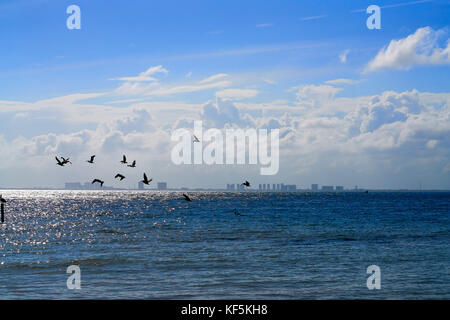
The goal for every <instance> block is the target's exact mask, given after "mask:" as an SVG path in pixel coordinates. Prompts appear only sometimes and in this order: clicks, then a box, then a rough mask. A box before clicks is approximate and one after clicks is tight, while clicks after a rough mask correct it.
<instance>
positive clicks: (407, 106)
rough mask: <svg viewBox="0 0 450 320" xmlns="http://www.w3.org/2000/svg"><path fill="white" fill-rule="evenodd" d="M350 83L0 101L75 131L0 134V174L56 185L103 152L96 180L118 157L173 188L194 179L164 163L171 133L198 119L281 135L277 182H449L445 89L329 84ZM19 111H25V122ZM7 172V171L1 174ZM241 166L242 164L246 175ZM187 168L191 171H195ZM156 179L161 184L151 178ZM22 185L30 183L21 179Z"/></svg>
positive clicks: (449, 103)
mask: <svg viewBox="0 0 450 320" xmlns="http://www.w3.org/2000/svg"><path fill="white" fill-rule="evenodd" d="M210 78H211V77H210ZM222 81H228V80H227V79H226V77H215V78H213V79H210V81H206V82H203V83H199V81H195V82H191V83H190V84H189V85H198V86H206V85H217V83H220V82H222ZM353 81H356V80H350V79H334V80H330V81H327V83H326V84H307V85H302V86H297V87H294V88H293V89H292V90H291V91H290V92H291V93H290V94H291V95H292V99H291V100H284V101H268V102H265V103H260V104H256V103H254V102H251V101H247V100H245V99H243V100H237V99H241V98H242V97H246V96H248V97H250V96H254V94H256V93H257V92H252V91H246V90H248V89H242V88H237V87H233V88H222V87H220V86H219V87H218V88H215V89H216V90H217V93H216V100H215V101H209V102H206V103H204V104H200V103H197V104H195V103H188V102H180V101H147V102H137V103H134V104H131V105H128V106H120V107H119V106H118V107H112V106H107V105H102V104H95V103H94V102H93V101H89V104H79V101H80V100H79V99H84V102H86V101H87V100H86V98H89V99H95V98H99V96H94V95H93V96H88V95H86V96H78V95H73V96H68V97H58V98H54V99H47V100H45V101H46V103H42V101H39V102H35V103H25V102H11V101H1V102H0V106H1V107H2V108H0V112H8V113H11V117H10V118H13V116H12V115H14V114H16V113H17V114H19V115H18V116H17V117H15V118H14V121H15V123H14V124H15V125H18V126H20V125H21V123H25V121H30V120H29V118H30V119H33V117H34V116H35V115H36V114H39V115H42V113H44V112H47V111H48V112H49V113H51V114H53V113H55V112H56V111H57V110H58V112H59V113H58V114H57V116H56V117H54V118H53V119H52V120H49V121H53V123H54V124H55V125H58V124H59V125H61V124H66V122H67V121H69V120H70V121H75V119H76V121H80V122H79V123H80V124H81V125H80V126H79V127H77V128H76V129H73V128H67V127H66V126H63V128H64V131H59V133H57V132H52V131H51V129H48V128H54V126H47V127H46V128H47V129H43V132H41V133H39V134H37V135H36V134H33V136H14V137H11V136H10V135H8V133H4V134H3V136H2V135H0V148H1V150H2V151H5V150H6V152H4V153H3V154H6V156H5V157H3V158H2V159H0V173H3V172H6V171H7V172H13V170H16V171H20V170H23V168H27V170H31V168H32V169H33V170H34V171H35V177H36V181H37V182H36V183H39V179H44V178H47V176H50V177H51V179H50V180H49V181H51V182H52V183H54V184H57V185H59V186H61V185H63V183H64V182H65V181H68V180H67V179H69V178H70V180H74V181H76V180H79V181H87V180H84V179H90V178H92V177H90V176H89V175H88V173H86V172H84V171H83V170H82V169H83V168H84V169H85V167H83V166H82V165H79V164H85V162H84V161H85V160H86V159H87V158H88V156H89V155H90V154H98V156H99V161H100V156H101V161H102V162H101V163H102V166H101V168H99V169H98V170H100V172H98V174H102V173H104V174H105V175H108V174H110V171H115V170H117V165H118V159H117V157H119V158H120V156H121V155H122V154H123V153H125V154H127V155H129V156H130V157H131V158H136V159H137V160H139V161H138V165H139V166H141V167H142V168H152V170H153V172H156V173H158V174H159V175H160V177H161V178H160V179H164V180H166V181H168V182H169V184H170V185H172V186H173V185H174V184H171V181H173V182H176V183H178V181H179V179H178V178H179V177H180V176H183V177H190V178H191V180H190V181H192V178H195V177H193V176H189V174H187V173H183V171H182V169H181V168H179V167H176V166H174V165H172V164H171V162H170V151H171V150H170V147H171V140H170V135H171V132H172V131H173V130H175V129H176V128H188V129H190V128H193V125H192V123H193V121H194V120H203V121H204V126H205V127H214V128H219V129H226V128H229V127H239V128H267V129H269V130H270V129H279V130H280V156H281V158H280V161H281V162H280V172H279V181H288V179H297V178H298V179H300V180H301V181H308V182H309V183H313V182H314V181H311V180H308V179H318V181H317V182H318V183H330V184H333V183H335V181H336V183H337V182H339V179H342V181H340V182H342V184H345V182H346V181H348V182H349V181H352V180H351V179H353V178H349V177H354V176H355V175H356V176H358V177H366V178H367V179H369V178H370V179H371V180H370V181H376V179H378V177H383V176H384V177H386V179H387V181H390V182H389V184H390V183H391V182H392V181H394V180H392V179H394V178H392V176H393V175H394V174H402V175H403V176H402V177H403V179H407V178H408V177H409V176H410V175H411V174H410V172H411V170H412V171H414V172H416V171H422V172H425V171H426V172H427V174H429V175H430V177H432V178H430V179H433V181H438V182H439V183H440V185H448V181H447V182H445V181H444V179H445V176H444V177H443V176H442V172H448V170H447V169H445V168H448V165H449V163H448V159H449V158H450V127H449V125H448V123H450V93H428V92H420V91H418V90H412V91H404V92H395V91H386V92H382V93H380V94H377V95H373V96H362V97H339V96H337V94H338V93H339V92H340V90H341V88H337V87H335V85H344V84H352V83H353ZM176 87H178V86H172V87H166V89H169V88H172V89H173V88H176ZM160 89H161V88H160ZM233 90H235V91H233ZM255 91H256V90H255ZM294 99H296V100H295V101H294ZM5 110H8V111H5ZM20 113H26V114H27V117H23V116H22V115H20ZM81 121H82V122H81ZM46 130H47V131H46ZM55 155H64V156H70V157H71V160H73V162H74V166H71V167H67V168H63V169H64V170H65V171H64V172H66V171H67V173H68V174H69V173H70V177H67V176H61V174H60V172H61V170H60V171H54V169H55V168H54V167H55V164H54V156H55ZM75 163H77V165H75ZM5 168H8V170H1V169H5ZM203 169H204V168H203ZM203 169H202V170H203ZM70 170H73V171H70ZM221 170H227V169H224V168H223V167H220V168H217V167H210V168H207V171H202V174H201V177H197V178H196V179H194V180H195V181H199V182H200V181H202V183H203V184H204V185H210V181H211V179H210V176H209V177H208V176H207V175H206V174H205V172H209V173H210V174H211V175H214V176H216V175H217V174H219V172H222V171H221ZM233 170H234V169H233ZM233 170H231V169H230V171H227V174H229V173H230V172H231V171H233ZM243 170H244V169H243ZM248 170H249V168H245V171H246V174H249V171H248ZM446 170H447V171H446ZM188 171H189V172H193V171H195V168H194V169H193V170H190V169H189V170H188ZM256 171H257V170H255V172H256ZM233 172H235V171H233ZM236 172H238V173H240V171H239V170H238V171H236ZM238 173H235V174H238ZM96 174H97V172H96ZM141 174H142V173H141ZM176 175H177V176H176ZM369 175H370V177H369ZM333 176H335V179H336V180H331V181H327V180H320V179H321V178H320V177H324V178H323V179H331V177H333ZM224 178H228V176H227V175H225V176H224ZM133 179H134V178H133ZM136 179H138V177H136ZM155 179H159V178H158V176H156V177H155ZM254 179H257V173H255V176H254ZM282 179H283V180H282ZM346 179H347V180H346ZM355 179H356V178H355ZM399 179H400V178H399ZM155 181H158V180H155ZM159 181H161V180H159ZM187 181H189V180H187ZM291 181H292V180H291ZM12 182H13V183H19V182H21V181H18V182H16V181H15V180H14V179H13V178H12V177H9V178H8V177H5V178H4V176H2V183H6V184H9V183H12ZM230 182H231V181H230ZM23 183H28V182H27V180H25V179H24V180H23ZM292 183H295V181H292ZM349 183H350V182H349ZM380 183H381V182H380ZM11 185H12V184H11ZM388 186H389V185H388ZM391 186H392V184H391Z"/></svg>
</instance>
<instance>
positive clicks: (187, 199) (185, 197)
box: [183, 193, 192, 202]
mask: <svg viewBox="0 0 450 320" xmlns="http://www.w3.org/2000/svg"><path fill="white" fill-rule="evenodd" d="M183 197H184V200H186V201H189V202H192V200H191V198H189V196H188V195H187V194H185V193H183Z"/></svg>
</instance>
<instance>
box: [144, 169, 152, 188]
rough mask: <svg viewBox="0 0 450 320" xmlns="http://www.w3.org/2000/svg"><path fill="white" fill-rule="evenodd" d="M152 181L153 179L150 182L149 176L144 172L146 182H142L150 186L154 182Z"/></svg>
mask: <svg viewBox="0 0 450 320" xmlns="http://www.w3.org/2000/svg"><path fill="white" fill-rule="evenodd" d="M152 180H153V179H150V180H148V178H147V175H146V174H145V172H144V180H142V181H141V182H142V183H145V184H147V185H148V184H150V182H152Z"/></svg>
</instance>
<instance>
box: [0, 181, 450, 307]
mask: <svg viewBox="0 0 450 320" xmlns="http://www.w3.org/2000/svg"><path fill="white" fill-rule="evenodd" d="M1 193H2V194H3V197H4V198H6V199H7V201H8V202H7V203H6V207H5V208H6V212H5V220H6V221H5V223H4V224H3V225H0V297H1V298H2V299H449V298H450V214H449V205H450V192H369V193H368V194H365V193H362V192H340V193H325V192H317V193H312V192H311V193H308V192H286V193H277V192H263V193H261V192H250V191H249V192H213V191H211V192H194V191H189V192H188V194H189V195H190V197H191V198H192V199H193V202H186V201H184V200H183V197H182V192H176V191H161V192H158V191H29V190H27V191H5V190H3V191H2V192H1ZM234 209H236V210H237V211H238V212H239V213H240V214H241V215H240V216H238V215H235V214H234ZM71 265H77V266H79V268H80V278H81V289H72V290H71V289H68V287H67V279H68V278H69V277H70V276H71V274H69V273H67V268H68V267H69V266H71ZM370 265H376V266H378V267H379V268H380V285H381V287H380V289H373V290H369V289H368V287H367V279H368V278H369V276H371V274H368V273H367V267H368V266H370Z"/></svg>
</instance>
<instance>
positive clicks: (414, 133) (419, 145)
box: [0, 0, 450, 189]
mask: <svg viewBox="0 0 450 320" xmlns="http://www.w3.org/2000/svg"><path fill="white" fill-rule="evenodd" d="M70 5H77V6H78V7H79V8H80V12H81V15H80V21H81V23H80V29H69V28H68V27H67V23H66V22H67V19H68V18H70V16H71V13H67V12H66V10H67V8H68V7H69V6H70ZM370 5H377V6H379V7H380V13H381V19H380V21H381V28H380V29H369V28H368V27H367V23H366V21H367V19H368V18H369V17H370V16H371V13H367V12H366V9H367V7H369V6H370ZM449 22H450V1H449V0H422V1H408V0H403V1H387V0H386V1H382V0H379V1H359V0H354V1H342V0H340V1H331V0H328V1H325V0H315V1H300V0H299V1H280V0H277V1H272V0H268V1H242V0H241V1H211V0H209V1H144V0H134V1H122V0H121V1H118V0H117V1H115V0H109V1H103V0H95V1H93V0H78V1H76V0H72V1H64V0H2V1H1V3H0V154H1V155H2V157H0V187H3V188H7V187H11V188H20V187H27V188H28V187H37V186H39V187H51V188H55V187H56V188H58V187H63V186H64V183H65V182H75V181H80V182H85V181H91V180H92V179H93V178H102V179H103V180H105V185H109V186H114V187H127V188H128V187H136V185H137V181H139V180H140V179H141V176H142V173H143V172H147V175H149V177H152V178H153V179H154V181H155V182H157V181H166V182H167V183H168V185H169V187H181V186H188V187H211V188H223V187H225V185H226V184H227V183H240V182H243V181H245V180H249V181H251V183H252V184H253V185H258V184H259V183H271V184H272V183H285V184H297V186H298V187H300V188H307V187H310V185H311V184H312V183H318V184H319V185H343V186H345V187H346V188H353V187H354V186H355V185H358V186H359V187H363V188H394V189H400V188H409V189H418V188H420V187H421V188H422V189H450V160H449V159H450V138H449V137H450V135H449V133H450V90H449V88H450V72H449V71H450V37H449V34H450V29H449ZM198 120H201V121H203V125H204V127H205V129H206V128H217V129H219V130H225V129H227V128H228V129H229V128H235V129H236V128H242V129H250V128H254V129H268V130H269V131H270V130H275V129H278V130H279V134H280V147H279V148H280V156H279V162H280V164H279V171H278V172H277V174H275V175H261V174H260V165H259V164H256V165H255V164H244V165H237V164H236V165H220V164H215V165H206V164H197V165H192V164H191V165H188V164H182V165H176V164H174V163H173V162H172V160H171V150H172V148H173V146H174V141H172V140H171V135H172V133H173V132H174V131H175V130H176V129H179V128H186V129H188V130H191V131H192V130H193V123H194V121H198ZM93 154H95V155H96V164H95V165H90V164H88V163H86V162H85V161H86V160H88V159H89V157H90V155H93ZM122 154H126V155H127V156H128V158H129V159H136V160H137V168H135V169H131V168H124V167H123V166H121V164H120V163H119V161H120V160H121V157H122ZM55 156H64V157H70V159H71V161H72V163H73V164H72V165H69V166H65V167H63V168H61V167H59V166H56V165H55V164H56V161H55V159H54V157H55ZM119 172H120V173H123V174H124V175H125V176H127V179H125V180H124V181H123V182H119V181H115V180H114V175H115V174H116V173H119Z"/></svg>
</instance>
